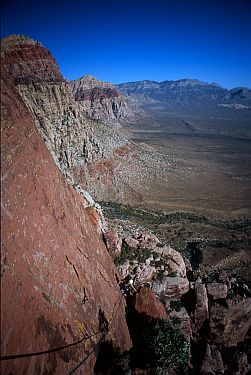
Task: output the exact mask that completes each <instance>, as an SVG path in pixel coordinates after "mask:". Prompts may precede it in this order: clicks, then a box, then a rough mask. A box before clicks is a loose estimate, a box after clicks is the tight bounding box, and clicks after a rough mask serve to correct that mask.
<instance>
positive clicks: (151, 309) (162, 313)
mask: <svg viewBox="0 0 251 375" xmlns="http://www.w3.org/2000/svg"><path fill="white" fill-rule="evenodd" d="M135 309H136V311H137V312H138V313H139V314H146V315H148V316H150V317H152V318H155V319H166V318H167V312H166V309H165V307H164V305H163V304H162V303H161V302H160V300H159V299H158V298H157V297H156V296H155V294H154V292H153V291H152V290H151V289H149V288H145V287H142V288H140V291H139V293H137V294H136V300H135Z"/></svg>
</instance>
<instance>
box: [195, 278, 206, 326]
mask: <svg viewBox="0 0 251 375" xmlns="http://www.w3.org/2000/svg"><path fill="white" fill-rule="evenodd" d="M195 294H196V305H195V314H194V321H195V326H196V330H199V329H200V328H201V327H202V326H203V323H204V321H205V320H206V319H208V317H209V315H208V297H207V289H206V286H205V284H201V283H200V282H196V283H195Z"/></svg>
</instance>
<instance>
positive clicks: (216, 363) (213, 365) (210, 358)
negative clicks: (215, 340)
mask: <svg viewBox="0 0 251 375" xmlns="http://www.w3.org/2000/svg"><path fill="white" fill-rule="evenodd" d="M224 372H225V371H224V364H223V361H222V357H221V354H220V352H219V350H218V349H217V348H216V347H214V346H210V345H209V344H207V348H206V354H205V358H204V359H203V363H202V366H201V374H203V375H206V374H224Z"/></svg>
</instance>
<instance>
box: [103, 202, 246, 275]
mask: <svg viewBox="0 0 251 375" xmlns="http://www.w3.org/2000/svg"><path fill="white" fill-rule="evenodd" d="M100 204H101V206H102V208H103V210H104V212H105V216H106V217H107V218H108V220H110V222H111V223H114V224H115V226H116V225H117V224H118V225H120V227H122V228H124V230H125V232H126V234H127V235H128V234H129V235H130V228H132V230H133V231H135V228H139V227H140V228H142V229H144V230H148V231H150V232H151V233H154V234H156V235H157V237H158V238H159V239H160V240H161V241H163V242H166V243H168V244H170V245H171V246H172V247H173V248H174V249H175V250H177V251H179V252H180V253H181V254H182V255H183V256H184V257H185V258H187V259H189V260H190V262H191V263H192V266H193V268H194V269H198V268H201V266H202V267H204V266H205V267H208V266H209V267H210V266H214V265H216V264H218V263H220V262H221V261H222V260H225V259H228V258H231V257H234V256H235V255H236V254H238V252H240V249H241V250H243V251H245V252H247V253H248V251H249V249H250V242H251V219H248V218H239V219H232V220H216V219H213V218H208V217H206V216H200V215H198V214H195V213H190V212H181V211H180V212H179V211H177V212H170V213H165V212H163V211H160V210H151V211H150V210H147V209H144V210H142V209H140V208H136V207H132V206H131V205H125V204H121V203H115V202H100ZM237 266H238V267H239V268H240V270H244V272H245V277H246V278H248V277H250V272H249V268H250V266H249V260H248V259H247V258H246V257H245V256H244V257H243V258H242V259H240V261H239V260H236V264H233V262H232V261H231V267H232V269H235V268H236V267H237Z"/></svg>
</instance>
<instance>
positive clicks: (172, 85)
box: [117, 79, 251, 109]
mask: <svg viewBox="0 0 251 375" xmlns="http://www.w3.org/2000/svg"><path fill="white" fill-rule="evenodd" d="M117 88H118V89H119V90H120V91H121V92H122V93H124V94H128V95H129V96H131V97H132V99H134V101H138V102H139V103H141V104H146V103H153V102H164V103H169V104H183V105H203V104H216V105H224V106H229V107H236V109H250V108H251V90H250V89H248V88H246V87H237V88H233V89H231V90H227V89H225V88H223V87H222V86H220V85H218V84H217V83H207V82H202V81H199V80H197V79H180V80H177V81H163V82H156V81H149V80H144V81H137V82H127V83H121V84H118V85H117ZM236 105H237V106H236Z"/></svg>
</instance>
